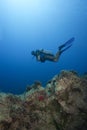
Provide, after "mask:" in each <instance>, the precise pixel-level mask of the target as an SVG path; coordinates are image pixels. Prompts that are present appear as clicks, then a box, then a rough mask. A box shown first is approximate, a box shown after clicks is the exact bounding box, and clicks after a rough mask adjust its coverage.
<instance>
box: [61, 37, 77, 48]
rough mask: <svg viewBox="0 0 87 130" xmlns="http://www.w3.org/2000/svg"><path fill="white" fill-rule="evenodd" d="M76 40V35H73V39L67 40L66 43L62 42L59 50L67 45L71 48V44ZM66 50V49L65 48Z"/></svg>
mask: <svg viewBox="0 0 87 130" xmlns="http://www.w3.org/2000/svg"><path fill="white" fill-rule="evenodd" d="M74 40H75V38H74V37H72V38H71V39H69V40H68V41H67V42H65V43H64V44H62V45H61V46H59V50H61V49H62V48H64V47H66V46H68V47H67V49H68V48H69V46H70V44H71V43H72V42H73V41H74ZM65 50H66V49H65Z"/></svg>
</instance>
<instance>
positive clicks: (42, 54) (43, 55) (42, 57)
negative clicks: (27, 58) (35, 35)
mask: <svg viewBox="0 0 87 130" xmlns="http://www.w3.org/2000/svg"><path fill="white" fill-rule="evenodd" d="M74 40H75V38H74V37H72V38H71V39H69V40H68V41H67V42H65V43H64V44H62V45H60V46H59V47H58V51H57V53H56V54H55V55H54V54H52V53H50V52H48V51H45V50H43V49H41V50H36V51H32V52H31V54H32V55H33V56H35V57H36V59H37V61H40V62H45V61H46V60H48V61H53V62H57V61H58V60H59V57H60V55H61V54H62V53H63V52H64V51H66V50H67V49H68V48H70V47H71V46H72V42H73V41H74Z"/></svg>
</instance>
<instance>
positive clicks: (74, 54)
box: [0, 0, 87, 93]
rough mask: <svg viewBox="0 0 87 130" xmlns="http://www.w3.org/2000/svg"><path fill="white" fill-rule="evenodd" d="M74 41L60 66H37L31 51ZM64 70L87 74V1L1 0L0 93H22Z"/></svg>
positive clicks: (46, 63)
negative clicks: (37, 81) (73, 39)
mask: <svg viewBox="0 0 87 130" xmlns="http://www.w3.org/2000/svg"><path fill="white" fill-rule="evenodd" d="M73 36H74V37H75V41H74V43H73V46H72V47H71V48H70V49H69V50H67V51H66V52H64V53H63V54H62V55H61V57H60V59H59V61H58V62H57V63H52V62H45V63H40V62H37V61H36V59H35V58H34V59H33V58H32V55H31V51H32V50H36V49H42V48H43V49H46V50H50V51H51V52H53V53H54V54H55V53H56V51H57V48H58V46H59V45H61V44H62V43H64V42H66V41H67V40H68V39H69V38H71V37H73ZM61 70H75V71H78V72H79V73H81V74H82V73H84V72H87V0H83V1H81V0H0V91H4V92H12V93H22V92H23V91H24V90H25V88H26V85H27V84H29V85H31V84H33V82H34V81H35V80H40V81H41V82H42V83H43V86H45V84H46V82H47V81H48V80H49V79H51V78H52V77H53V76H54V75H55V74H58V73H59V72H60V71H61Z"/></svg>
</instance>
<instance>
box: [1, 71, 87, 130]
mask: <svg viewBox="0 0 87 130" xmlns="http://www.w3.org/2000/svg"><path fill="white" fill-rule="evenodd" d="M86 129H87V78H86V75H84V76H79V75H78V74H77V72H74V71H62V72H61V73H60V74H59V75H56V76H54V77H53V79H51V80H49V81H48V82H47V84H46V87H45V88H44V87H43V86H42V84H41V82H39V81H35V82H34V84H33V85H29V86H27V89H26V91H25V92H24V93H23V94H21V95H13V94H5V93H0V130H86Z"/></svg>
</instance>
